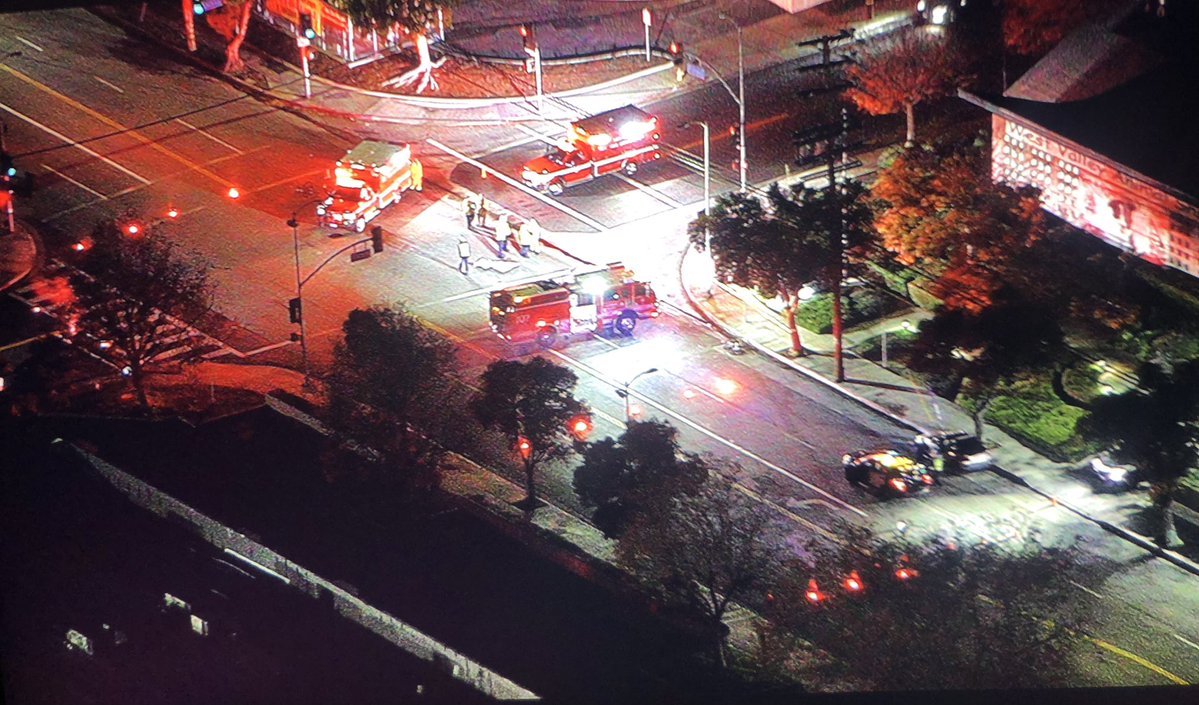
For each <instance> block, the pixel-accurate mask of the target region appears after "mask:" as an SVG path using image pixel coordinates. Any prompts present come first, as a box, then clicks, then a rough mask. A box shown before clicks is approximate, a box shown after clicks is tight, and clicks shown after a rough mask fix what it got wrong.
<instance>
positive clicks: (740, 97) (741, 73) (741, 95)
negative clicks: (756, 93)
mask: <svg viewBox="0 0 1199 705" xmlns="http://www.w3.org/2000/svg"><path fill="white" fill-rule="evenodd" d="M720 19H722V20H728V21H729V22H732V23H733V26H734V27H736V28H737V108H738V109H740V111H741V116H740V127H739V132H738V133H737V134H739V135H740V136H741V139H740V142H741V144H740V154H739V155H738V166H740V171H741V193H745V180H746V164H745V137H746V135H745V47H744V44H742V42H741V25H739V24H737V21H736V20H734V19H733V18H732V17H729V16H728V15H726V14H724V13H723V12H722V13H720Z"/></svg>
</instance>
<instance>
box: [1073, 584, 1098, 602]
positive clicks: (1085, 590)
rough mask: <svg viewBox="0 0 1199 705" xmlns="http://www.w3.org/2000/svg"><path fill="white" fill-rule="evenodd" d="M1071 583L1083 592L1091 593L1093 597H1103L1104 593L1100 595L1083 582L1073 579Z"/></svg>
mask: <svg viewBox="0 0 1199 705" xmlns="http://www.w3.org/2000/svg"><path fill="white" fill-rule="evenodd" d="M1070 584H1071V585H1073V586H1074V587H1076V588H1078V589H1079V590H1082V591H1083V592H1085V593H1087V594H1088V595H1091V596H1092V597H1098V598H1099V599H1101V600H1102V599H1103V595H1100V594H1099V593H1097V592H1095V591H1094V590H1092V589H1091V588H1089V587H1087V586H1086V585H1083V584H1082V583H1076V582H1074V581H1073V580H1071V581H1070Z"/></svg>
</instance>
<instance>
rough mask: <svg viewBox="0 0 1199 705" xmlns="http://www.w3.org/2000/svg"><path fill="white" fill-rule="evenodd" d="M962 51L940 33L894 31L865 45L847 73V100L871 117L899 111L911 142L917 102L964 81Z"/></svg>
mask: <svg viewBox="0 0 1199 705" xmlns="http://www.w3.org/2000/svg"><path fill="white" fill-rule="evenodd" d="M964 66H965V64H964V62H963V60H962V57H961V55H960V54H959V53H958V52H957V51H956V50H955V49H954V47H953V45H952V44H950V43H949V41H948V40H947V39H946V38H945V37H941V36H937V35H934V34H929V33H927V32H923V31H920V30H918V29H909V30H907V31H903V32H898V33H896V34H893V35H890V36H889V37H886V38H883V39H880V40H878V41H877V42H871V43H868V44H866V45H865V46H864V48H863V49H862V50H861V53H860V54H859V55H858V58H857V61H856V63H855V64H854V65H852V66H851V67H850V68H849V70H848V71H847V72H846V73H847V75H848V77H849V80H850V81H851V82H853V84H854V87H853V88H851V89H849V98H850V99H851V100H852V101H853V102H854V103H855V104H857V106H858V107H859V108H861V109H863V110H865V111H866V112H868V113H870V114H871V115H891V114H893V113H897V112H899V111H901V110H902V111H903V113H904V116H905V118H906V119H907V138H906V144H909V145H910V144H914V143H915V141H916V105H917V104H918V103H920V102H921V101H924V100H928V99H932V98H939V97H941V96H945V95H948V94H950V93H951V92H953V90H954V89H956V88H957V87H958V86H959V85H962V84H963V83H964V82H965V75H964V74H965V68H964Z"/></svg>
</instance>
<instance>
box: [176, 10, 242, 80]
mask: <svg viewBox="0 0 1199 705" xmlns="http://www.w3.org/2000/svg"><path fill="white" fill-rule="evenodd" d="M188 5H189V3H184V13H185V15H186V13H187V12H188V11H189V8H188ZM253 14H254V0H225V4H224V6H223V7H220V8H219V9H216V10H214V11H212V12H206V13H204V17H205V18H206V19H207V20H208V25H209V26H210V27H212V28H213V29H214V30H216V31H217V33H218V34H220V35H221V36H222V37H224V38H225V42H226V44H225V68H224V71H225V73H239V72H241V71H244V70H245V68H246V63H245V62H244V61H242V59H241V45H242V44H244V43H245V41H246V32H248V31H249V29H250V17H251V16H252V15H253Z"/></svg>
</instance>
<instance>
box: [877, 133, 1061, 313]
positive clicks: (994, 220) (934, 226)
mask: <svg viewBox="0 0 1199 705" xmlns="http://www.w3.org/2000/svg"><path fill="white" fill-rule="evenodd" d="M871 193H872V194H873V195H874V197H875V198H876V199H878V204H877V205H878V212H877V215H876V217H875V221H874V222H875V226H876V227H877V228H878V232H879V234H880V235H881V236H882V241H883V246H884V247H886V248H887V249H888V250H890V251H891V252H894V253H895V254H896V256H897V258H898V259H899V260H900V261H901V262H903V263H904V264H917V263H919V264H921V265H923V266H924V267H926V268H927V269H929V270H932V271H933V272H934V273H935V274H937V275H938V276H939V278H940V279H942V281H941V282H940V286H939V287H938V289H939V290H938V291H937V292H935V293H938V294H941V295H943V297H944V296H952V295H954V294H956V295H957V298H956V299H954V300H953V302H952V303H951V305H956V306H962V307H965V308H971V309H975V310H977V309H980V308H982V307H983V306H985V305H986V304H987V303H989V300H990V298H991V296H992V295H993V294H994V292H995V290H996V289H998V288H999V286H1000V283H1001V282H1002V281H1003V280H1004V279H1005V278H1006V277H1005V275H1006V274H1007V272H1006V270H1007V268H1008V267H1007V265H1008V264H1009V263H1010V262H1011V261H1012V260H1013V258H1014V256H1015V255H1016V254H1018V253H1019V252H1020V251H1021V250H1023V249H1025V248H1027V247H1029V246H1031V245H1032V244H1033V243H1035V242H1036V241H1037V240H1038V239H1040V238H1041V237H1042V236H1043V234H1044V232H1045V216H1044V213H1043V211H1042V210H1041V207H1040V205H1041V204H1040V198H1039V192H1038V191H1037V190H1036V189H1035V188H1033V187H1029V186H1017V187H1012V186H1009V185H1007V184H996V183H994V182H992V181H991V178H990V174H989V173H988V167H987V158H986V155H985V154H984V152H983V150H982V149H981V147H980V146H979V143H977V142H976V143H973V144H969V145H966V144H951V143H942V144H938V145H935V146H931V147H917V148H912V149H905V150H903V151H902V152H899V153H898V154H896V155H895V157H894V159H893V160H892V161H891V162H890V163H888V164H885V165H884V166H883V168H882V169H880V171H879V174H878V179H877V180H876V181H875V183H874V186H873V187H872V190H871Z"/></svg>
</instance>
